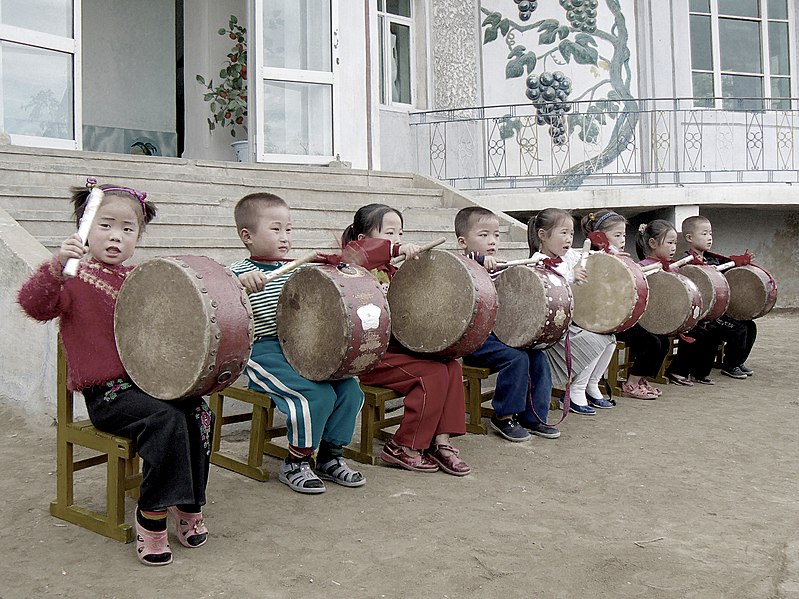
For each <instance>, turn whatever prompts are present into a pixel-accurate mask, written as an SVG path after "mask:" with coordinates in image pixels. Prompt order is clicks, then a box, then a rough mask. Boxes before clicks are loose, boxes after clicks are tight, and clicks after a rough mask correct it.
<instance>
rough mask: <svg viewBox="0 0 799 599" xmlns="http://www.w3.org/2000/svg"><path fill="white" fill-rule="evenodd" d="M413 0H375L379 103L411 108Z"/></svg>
mask: <svg viewBox="0 0 799 599" xmlns="http://www.w3.org/2000/svg"><path fill="white" fill-rule="evenodd" d="M412 4H413V0H377V35H378V43H379V45H380V103H381V104H384V105H392V104H406V105H411V104H413V94H412V87H411V80H412V78H413V69H412V67H411V64H412V58H413V48H412V45H413V44H412V41H411V40H412V39H413V13H412V10H413V7H412Z"/></svg>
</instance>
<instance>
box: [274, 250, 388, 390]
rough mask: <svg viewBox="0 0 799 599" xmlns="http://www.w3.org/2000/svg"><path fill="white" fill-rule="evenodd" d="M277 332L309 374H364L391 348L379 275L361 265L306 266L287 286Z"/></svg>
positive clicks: (318, 377)
mask: <svg viewBox="0 0 799 599" xmlns="http://www.w3.org/2000/svg"><path fill="white" fill-rule="evenodd" d="M277 335H278V339H279V340H280V346H281V348H282V349H283V353H284V354H285V356H286V360H288V362H289V364H291V366H292V368H294V370H296V371H297V372H299V373H300V374H301V375H302V376H304V377H305V378H307V379H310V380H312V381H328V380H335V379H342V378H346V377H350V376H354V375H357V374H361V373H363V372H366V371H367V370H369V369H370V368H372V367H373V366H374V365H375V364H377V363H378V362H379V361H380V359H381V358H382V357H383V354H385V353H386V348H387V347H388V340H389V337H390V335H391V321H390V316H389V311H388V302H387V301H386V296H385V294H384V293H383V290H382V289H381V288H380V283H378V282H377V279H375V278H374V277H373V276H372V275H371V274H370V273H369V271H368V270H366V269H364V268H361V267H360V266H354V265H348V264H339V265H337V266H333V265H330V264H322V265H314V266H307V267H305V268H302V269H300V270H297V271H296V272H295V273H294V274H292V275H291V277H289V279H288V280H287V281H286V283H285V285H284V286H283V290H282V291H281V293H280V299H279V300H278V305H277Z"/></svg>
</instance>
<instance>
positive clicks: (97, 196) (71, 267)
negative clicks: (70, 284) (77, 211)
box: [62, 187, 103, 277]
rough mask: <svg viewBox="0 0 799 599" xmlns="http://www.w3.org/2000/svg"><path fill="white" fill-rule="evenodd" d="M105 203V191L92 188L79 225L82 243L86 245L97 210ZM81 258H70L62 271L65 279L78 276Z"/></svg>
mask: <svg viewBox="0 0 799 599" xmlns="http://www.w3.org/2000/svg"><path fill="white" fill-rule="evenodd" d="M102 203H103V190H102V189H100V188H99V187H92V191H91V193H89V199H88V201H87V202H86V207H85V208H84V209H83V216H81V217H80V224H79V225H78V235H79V236H80V240H81V243H83V245H86V239H87V238H88V237H89V229H91V228H92V221H93V220H94V215H95V214H97V209H98V208H99V207H100V204H102ZM79 262H80V259H79V258H70V259H69V260H67V263H66V264H65V265H64V270H63V271H62V272H63V274H64V276H65V277H74V276H75V275H76V274H78V263H79Z"/></svg>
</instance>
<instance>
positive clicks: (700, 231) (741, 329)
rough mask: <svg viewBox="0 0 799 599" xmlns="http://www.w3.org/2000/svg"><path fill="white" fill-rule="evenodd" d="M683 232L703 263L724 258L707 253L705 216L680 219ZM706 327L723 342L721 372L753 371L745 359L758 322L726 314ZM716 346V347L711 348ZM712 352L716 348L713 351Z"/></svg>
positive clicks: (709, 237) (741, 375)
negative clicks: (738, 318) (724, 343)
mask: <svg viewBox="0 0 799 599" xmlns="http://www.w3.org/2000/svg"><path fill="white" fill-rule="evenodd" d="M682 230H683V235H684V236H685V241H686V242H687V243H688V251H689V252H690V253H693V254H694V255H695V256H697V257H699V258H701V259H702V260H703V261H704V262H705V264H709V265H711V266H717V265H718V264H721V263H723V262H727V260H726V259H724V258H723V257H722V256H718V255H716V254H711V253H710V251H709V250H710V248H711V247H712V245H713V228H712V227H711V224H710V221H709V220H708V219H706V218H705V217H704V216H691V217H689V218H687V219H685V220H684V221H683V224H682ZM709 328H711V329H712V330H714V331H715V332H716V333H717V335H718V337H719V338H720V339H721V340H723V341H725V342H726V345H725V347H724V359H723V361H722V364H721V374H724V375H726V376H729V377H731V378H734V379H745V378H747V377H749V376H752V375H753V374H754V371H753V370H751V369H749V368H748V367H747V366H746V364H745V362H746V359H747V358H748V357H749V353H750V352H751V351H752V346H753V345H754V344H755V339H756V338H757V325H756V324H755V322H754V321H753V320H736V319H734V318H730V317H729V316H727V315H726V314H725V315H723V316H721V317H720V318H719V319H718V320H716V321H715V322H713V323H711V324H710V325H709ZM714 350H715V348H714ZM714 354H715V352H714Z"/></svg>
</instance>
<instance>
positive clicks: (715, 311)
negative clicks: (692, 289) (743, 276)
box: [680, 264, 730, 320]
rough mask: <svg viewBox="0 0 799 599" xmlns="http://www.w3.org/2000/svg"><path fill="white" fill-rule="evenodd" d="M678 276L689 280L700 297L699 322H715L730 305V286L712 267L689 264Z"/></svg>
mask: <svg viewBox="0 0 799 599" xmlns="http://www.w3.org/2000/svg"><path fill="white" fill-rule="evenodd" d="M680 274H681V275H683V276H686V277H688V278H689V279H691V280H692V281H693V282H694V284H695V285H696V286H697V287H698V288H699V293H700V294H701V295H702V312H701V313H700V314H699V320H716V319H717V318H718V317H719V316H721V315H722V314H724V313H725V312H726V311H727V306H728V305H729V303H730V285H729V284H728V283H727V279H726V278H725V277H724V275H723V274H721V273H720V272H719V271H718V270H716V269H715V268H714V267H712V266H700V265H697V264H689V265H687V266H683V267H682V268H681V269H680Z"/></svg>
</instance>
